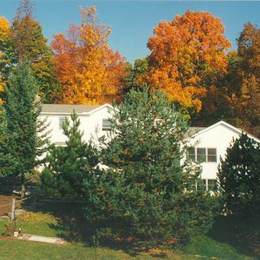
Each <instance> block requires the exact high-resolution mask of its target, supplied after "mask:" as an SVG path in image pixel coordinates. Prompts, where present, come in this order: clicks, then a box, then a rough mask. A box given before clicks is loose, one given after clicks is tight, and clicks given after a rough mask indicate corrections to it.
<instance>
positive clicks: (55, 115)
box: [39, 104, 112, 146]
mask: <svg viewBox="0 0 260 260" xmlns="http://www.w3.org/2000/svg"><path fill="white" fill-rule="evenodd" d="M111 108H112V106H111V105H109V104H104V105H102V106H86V105H58V104H44V105H42V106H41V114H40V117H39V119H40V120H42V119H46V121H47V124H48V130H50V142H51V143H54V144H56V145H60V146H62V145H65V142H66V136H65V135H64V134H63V130H62V125H63V122H64V120H65V118H66V117H68V118H69V117H70V115H71V114H72V113H73V111H75V112H76V113H77V115H78V116H79V119H80V130H81V131H82V132H83V139H84V140H85V141H89V140H90V139H92V141H93V142H97V141H98V138H100V137H101V136H104V135H106V134H107V133H108V130H110V121H109V118H110V117H111V114H110V112H109V110H110V109H111Z"/></svg>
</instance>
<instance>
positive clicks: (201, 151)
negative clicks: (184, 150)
mask: <svg viewBox="0 0 260 260" xmlns="http://www.w3.org/2000/svg"><path fill="white" fill-rule="evenodd" d="M197 162H206V148H197Z"/></svg>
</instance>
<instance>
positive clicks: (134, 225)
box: [101, 90, 213, 244]
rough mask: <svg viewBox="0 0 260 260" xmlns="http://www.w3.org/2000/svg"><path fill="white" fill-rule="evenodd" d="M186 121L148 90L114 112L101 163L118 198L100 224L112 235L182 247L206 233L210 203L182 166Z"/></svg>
mask: <svg viewBox="0 0 260 260" xmlns="http://www.w3.org/2000/svg"><path fill="white" fill-rule="evenodd" d="M187 118H188V117H187V116H186V115H185V114H183V113H181V112H178V111H176V110H175V108H174V107H172V105H171V104H170V103H169V101H167V98H166V97H165V96H164V95H163V94H161V93H159V92H156V93H154V94H149V93H148V91H147V90H142V91H134V90H130V92H129V93H128V94H127V95H126V97H125V100H124V102H123V103H122V104H120V105H118V106H117V107H116V109H115V110H114V112H113V119H112V120H111V123H112V132H111V135H112V136H113V137H114V138H113V139H112V140H111V142H108V143H107V140H105V141H104V143H103V145H105V147H106V148H105V149H104V151H103V154H104V163H105V164H106V165H108V166H109V167H110V169H109V171H110V173H111V178H114V179H115V181H114V183H116V185H114V186H113V190H116V192H114V194H116V195H115V196H114V197H113V196H111V197H110V199H109V203H107V205H106V202H105V201H104V205H103V206H104V208H106V209H107V211H106V213H104V214H103V215H105V216H109V217H108V218H109V221H108V220H107V222H105V221H103V223H109V225H110V227H111V228H112V230H113V232H115V233H118V234H119V235H120V236H123V237H125V236H131V237H135V238H136V239H141V240H143V241H146V243H148V244H158V243H161V242H163V241H165V240H167V239H175V241H176V243H177V244H181V243H182V242H185V241H187V240H188V239H190V237H191V235H193V234H194V233H196V232H197V231H202V230H203V231H205V230H207V227H208V225H209V223H210V222H211V220H212V215H213V211H212V209H213V208H212V204H211V199H210V197H209V196H208V194H206V193H205V192H204V191H203V190H202V187H201V185H200V184H201V180H200V179H199V172H198V169H197V168H196V167H195V168H194V167H192V166H191V165H189V164H188V162H185V163H184V164H181V163H180V162H181V160H182V159H184V153H185V148H184V147H185V145H184V143H185V142H184V139H185V133H186V131H187V128H188V124H187ZM196 183H197V189H196V185H195V184H196ZM111 194H113V192H111ZM101 208H102V207H101ZM126 227H127V230H126Z"/></svg>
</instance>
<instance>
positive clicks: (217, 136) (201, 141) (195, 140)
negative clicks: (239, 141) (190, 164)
mask: <svg viewBox="0 0 260 260" xmlns="http://www.w3.org/2000/svg"><path fill="white" fill-rule="evenodd" d="M111 109H112V106H111V105H109V104H104V105H102V106H86V105H56V104H45V105H42V111H41V115H40V118H42V119H43V118H46V119H47V122H48V124H49V130H51V134H50V141H51V142H52V143H54V144H56V145H65V141H66V136H65V135H64V134H63V130H62V124H63V122H64V120H65V117H69V116H70V115H71V114H72V113H73V111H75V112H76V113H77V114H78V116H79V119H80V122H81V124H80V129H81V130H82V132H83V133H84V135H83V138H84V140H85V141H89V140H90V139H92V140H93V141H94V142H96V143H97V141H98V138H100V137H101V136H104V135H107V134H108V133H109V130H110V121H109V118H111V113H110V110H111ZM241 133H242V130H240V129H238V128H236V127H234V126H232V125H230V124H228V123H226V122H224V121H219V122H218V123H216V124H214V125H211V126H209V127H207V128H202V127H191V128H190V131H189V133H188V145H189V146H190V149H189V150H188V157H189V158H190V159H191V160H193V161H196V162H200V163H201V167H202V172H201V177H202V179H203V180H204V182H205V186H206V189H207V190H208V189H211V188H212V187H213V186H215V185H216V178H217V170H218V165H219V163H220V158H224V157H225V154H226V149H227V148H228V147H229V146H230V144H231V142H232V141H233V139H236V138H238V137H239V135H240V134H241ZM249 137H251V138H253V139H255V140H256V141H257V142H260V140H259V139H257V138H256V137H254V136H252V135H249Z"/></svg>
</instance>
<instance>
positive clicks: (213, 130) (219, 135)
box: [191, 121, 260, 143]
mask: <svg viewBox="0 0 260 260" xmlns="http://www.w3.org/2000/svg"><path fill="white" fill-rule="evenodd" d="M243 132H244V133H246V134H247V135H248V137H250V138H252V139H254V140H255V141H256V142H258V143H260V140H259V139H258V138H256V137H255V136H253V135H251V134H249V133H247V132H246V131H243V130H241V129H239V128H237V127H234V126H232V125H231V124H228V123H227V122H225V121H219V122H217V123H215V124H213V125H211V126H209V127H207V128H205V129H203V130H201V131H199V132H197V133H196V134H194V135H193V136H191V138H196V139H197V138H199V137H202V136H204V137H207V136H208V135H209V136H212V135H213V136H215V138H216V139H219V140H221V139H223V138H224V137H225V136H231V135H232V136H235V137H239V136H240V135H241V134H242V133H243ZM213 136H212V137H213Z"/></svg>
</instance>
